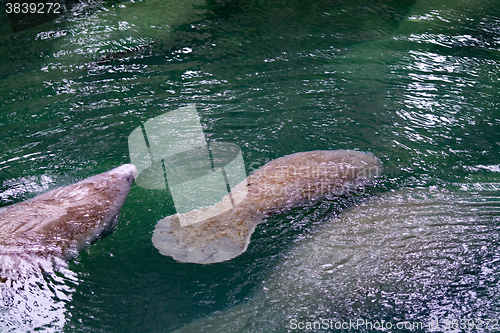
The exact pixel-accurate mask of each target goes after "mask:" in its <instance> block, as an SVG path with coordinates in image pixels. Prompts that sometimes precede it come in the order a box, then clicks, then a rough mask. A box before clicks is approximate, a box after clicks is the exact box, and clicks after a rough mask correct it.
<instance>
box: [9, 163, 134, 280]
mask: <svg viewBox="0 0 500 333" xmlns="http://www.w3.org/2000/svg"><path fill="white" fill-rule="evenodd" d="M136 174H137V169H136V168H135V166H133V165H132V164H125V165H122V166H120V167H118V168H115V169H112V170H110V171H108V172H104V173H101V174H98V175H95V176H92V177H89V178H86V179H84V180H81V181H79V182H77V183H75V184H72V185H68V186H65V187H61V188H58V189H54V190H51V191H49V192H46V193H43V194H40V195H38V196H36V197H34V198H32V199H29V200H26V201H23V202H20V203H17V204H13V205H11V206H7V207H4V208H2V209H0V269H1V271H2V273H1V278H2V279H3V280H6V279H8V278H13V279H15V276H16V275H23V274H24V272H25V271H26V269H24V270H23V268H22V266H26V265H29V264H30V263H35V262H36V263H38V264H39V263H40V262H44V260H43V259H51V258H59V259H65V260H67V259H70V258H72V257H74V256H75V255H77V254H78V252H79V251H81V250H82V249H83V248H84V247H85V246H87V245H88V244H90V243H92V242H93V241H95V240H96V239H98V238H99V237H102V236H103V235H105V234H106V233H109V232H111V231H112V230H113V229H114V228H115V227H116V223H117V216H118V214H119V212H120V209H121V207H122V205H123V202H124V201H125V199H126V198H127V196H128V193H129V191H130V187H131V184H132V181H133V180H134V176H135V175H136ZM40 259H42V260H40Z"/></svg>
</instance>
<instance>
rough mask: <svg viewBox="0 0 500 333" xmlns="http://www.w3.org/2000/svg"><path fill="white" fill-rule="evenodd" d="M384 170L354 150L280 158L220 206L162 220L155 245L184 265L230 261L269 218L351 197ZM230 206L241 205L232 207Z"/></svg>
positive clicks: (245, 181)
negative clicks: (322, 201) (321, 200)
mask: <svg viewBox="0 0 500 333" xmlns="http://www.w3.org/2000/svg"><path fill="white" fill-rule="evenodd" d="M381 166H382V164H381V162H380V160H378V159H377V158H376V157H375V156H374V155H373V154H371V153H363V152H358V151H352V150H333V151H330V150H317V151H309V152H300V153H295V154H291V155H287V156H284V157H281V158H278V159H276V160H273V161H270V162H268V163H266V164H265V165H263V166H262V167H260V168H259V169H257V170H256V171H254V172H253V173H252V174H250V175H249V176H248V177H247V178H246V179H245V180H244V181H242V182H241V183H239V184H238V185H236V186H235V187H234V189H233V190H232V191H231V193H230V196H226V197H224V198H223V199H222V201H221V202H220V203H218V204H216V205H214V206H210V207H204V208H201V209H198V210H194V211H191V212H189V213H186V214H175V215H172V216H168V217H166V218H165V219H163V220H161V221H159V222H158V224H157V225H156V228H155V231H154V234H153V238H152V241H153V244H154V246H155V247H156V248H157V249H158V250H159V251H160V253H161V254H163V255H166V256H172V257H173V258H174V259H175V260H177V261H181V262H192V263H204V264H206V263H214V262H221V261H225V260H229V259H232V258H234V257H236V256H238V255H240V254H241V253H243V252H245V251H246V249H247V247H248V244H249V242H250V236H251V234H252V233H253V232H254V230H255V227H256V226H257V225H258V224H259V223H260V222H261V221H262V220H263V219H264V218H265V217H267V216H270V215H272V214H275V213H279V212H282V211H284V210H286V209H289V208H291V207H294V206H297V205H299V204H301V203H304V202H307V201H311V200H316V199H319V198H321V197H325V196H331V195H343V194H347V193H349V192H351V191H352V189H353V188H354V187H356V186H357V185H361V184H363V183H364V182H366V181H369V180H371V179H373V178H374V177H375V176H377V175H378V174H379V173H380V172H381ZM230 202H238V204H237V205H236V206H235V207H232V208H229V209H228V207H231V206H230ZM214 212H220V214H214ZM203 215H206V216H210V217H209V218H207V219H203ZM190 220H191V221H192V222H191V223H190V222H189V221H190Z"/></svg>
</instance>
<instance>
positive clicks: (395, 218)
mask: <svg viewBox="0 0 500 333" xmlns="http://www.w3.org/2000/svg"><path fill="white" fill-rule="evenodd" d="M457 188H458V189H456V190H454V191H449V190H445V189H442V188H439V187H430V188H418V189H403V190H401V191H395V192H391V193H385V194H382V195H380V196H376V197H373V198H371V199H370V200H366V201H363V202H361V203H359V204H358V205H356V206H353V207H351V208H349V209H347V210H345V211H343V212H342V214H339V215H338V216H335V217H333V218H332V219H331V220H330V221H329V222H327V223H326V224H325V225H324V227H322V228H320V229H319V230H317V231H316V232H314V233H309V234H308V235H306V237H305V238H303V239H302V240H301V241H300V242H297V243H296V244H295V245H294V247H292V248H291V249H290V250H289V251H287V252H286V254H285V255H284V257H283V259H281V260H280V261H278V263H277V264H276V266H275V267H273V269H272V270H270V272H269V274H268V275H267V276H266V277H265V278H264V280H263V281H262V284H261V286H260V287H259V288H257V289H256V290H255V292H254V293H253V294H252V296H251V297H249V300H248V301H246V302H243V303H240V304H238V305H236V306H234V307H232V308H230V309H228V310H226V311H217V312H215V313H213V315H212V316H208V317H205V318H200V319H199V320H197V321H195V322H192V323H190V324H188V325H186V326H185V327H183V328H182V329H179V330H178V331H175V333H181V332H182V333H189V332H210V333H225V332H239V333H253V332H342V331H346V332H367V333H371V332H378V331H385V332H401V331H404V332H410V331H411V332H424V331H425V332H443V331H445V330H444V329H441V330H440V329H437V330H436V329H431V328H429V329H427V327H428V326H427V325H430V324H431V323H436V322H437V321H438V320H439V325H440V326H439V327H449V325H452V324H453V322H454V320H455V318H459V316H460V315H463V314H464V313H465V314H467V316H470V317H479V318H481V316H485V317H486V316H487V318H498V313H499V308H498V299H499V297H500V287H499V285H498V276H499V275H500V265H498V263H499V261H500V253H499V251H498V248H499V246H500V236H499V235H500V196H499V193H500V192H499V191H500V183H496V184H495V183H475V184H459V186H458V187H457ZM272 261H273V260H271V262H272ZM201 282H203V281H201ZM384 320H385V322H386V323H387V322H389V323H392V324H393V325H394V326H393V327H394V329H392V330H391V329H385V327H388V326H379V327H383V328H381V329H380V330H377V329H375V327H376V326H375V325H377V324H380V323H383V322H384ZM350 322H353V323H354V324H356V326H354V329H352V328H353V326H352V325H351V329H349V323H350ZM397 322H402V323H404V322H406V323H411V325H412V327H413V329H408V326H405V327H406V329H396V323H397ZM370 323H371V324H370ZM374 323H376V324H374ZM413 323H414V324H413ZM419 323H422V325H425V326H423V329H418V328H417V329H415V327H418V326H417V325H420V324H419ZM309 324H310V325H311V327H312V325H313V324H314V325H317V326H314V329H313V328H311V329H306V325H309ZM370 325H373V326H370ZM299 327H300V328H301V329H299ZM318 327H319V328H318ZM346 327H347V329H345V330H344V329H343V328H346ZM402 327H403V326H402ZM420 327H422V326H420ZM434 327H437V326H434Z"/></svg>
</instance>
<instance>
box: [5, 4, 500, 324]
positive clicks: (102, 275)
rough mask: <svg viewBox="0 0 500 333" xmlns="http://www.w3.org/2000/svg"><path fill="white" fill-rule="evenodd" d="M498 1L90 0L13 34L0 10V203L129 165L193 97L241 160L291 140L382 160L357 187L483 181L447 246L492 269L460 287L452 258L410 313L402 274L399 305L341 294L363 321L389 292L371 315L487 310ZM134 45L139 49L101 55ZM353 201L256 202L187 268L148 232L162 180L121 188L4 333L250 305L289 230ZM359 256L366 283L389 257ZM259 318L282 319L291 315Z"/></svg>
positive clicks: (497, 189)
mask: <svg viewBox="0 0 500 333" xmlns="http://www.w3.org/2000/svg"><path fill="white" fill-rule="evenodd" d="M499 5H500V3H499V2H498V1H494V0H489V1H481V2H479V1H445V0H438V1H427V0H416V1H368V0H366V1H363V0H356V1H326V0H325V1H226V2H223V1H220V2H219V1H208V2H206V3H205V2H202V1H194V0H192V1H163V2H162V1H144V2H135V3H122V4H116V5H114V6H112V5H111V4H110V3H108V4H98V3H90V2H89V3H88V4H86V5H85V6H84V5H82V6H81V7H77V8H75V9H74V15H73V14H71V15H66V16H62V17H60V18H58V19H56V20H55V21H52V22H48V23H45V24H43V25H40V26H37V27H34V28H31V29H28V30H25V31H21V32H18V33H12V31H11V30H10V25H9V22H8V19H7V17H6V16H5V15H0V55H1V59H2V60H1V61H0V96H1V97H2V98H0V126H1V129H2V130H1V134H0V143H1V145H0V181H1V182H0V186H1V187H0V200H1V204H2V205H8V204H11V203H15V202H19V201H22V200H25V199H27V198H30V197H33V196H35V195H36V194H38V193H41V192H43V191H45V190H47V189H50V188H54V187H57V186H62V185H66V184H69V183H72V182H75V181H77V180H79V179H82V178H85V177H88V176H90V175H93V174H96V173H100V172H104V171H107V170H109V169H111V168H113V167H116V166H118V165H120V164H123V163H128V162H129V157H128V146H127V144H128V142H127V137H128V135H129V134H130V133H131V131H132V130H133V129H135V128H136V127H137V126H139V125H140V124H141V123H142V122H145V121H147V120H148V119H150V118H153V117H155V116H158V115H160V114H163V113H165V112H167V111H170V110H174V109H176V108H178V107H180V106H185V105H187V104H189V103H196V105H197V108H198V112H199V115H200V117H201V122H202V125H203V127H204V131H205V133H206V136H207V138H208V139H209V140H216V141H223V142H231V143H235V144H237V145H238V146H239V147H240V148H241V150H242V153H243V158H244V160H245V164H246V168H247V172H250V171H252V170H254V169H256V168H258V167H259V166H261V165H263V164H264V163H266V162H267V161H270V160H272V159H275V158H278V157H281V156H283V155H286V154H291V153H294V152H300V151H308V150H315V149H359V150H361V151H371V152H373V153H374V154H375V155H376V156H377V157H379V158H380V159H381V160H382V161H383V163H384V166H385V175H384V176H383V177H382V179H380V180H379V181H378V182H377V184H375V186H374V188H373V189H372V190H370V195H378V194H380V193H385V192H388V191H391V190H396V189H400V188H415V187H423V188H428V187H431V186H437V187H440V188H444V189H447V190H449V191H455V190H457V189H462V190H464V191H465V192H468V193H470V194H474V193H477V191H479V190H487V191H488V196H489V198H490V199H489V201H488V202H489V205H493V206H492V207H493V208H492V213H491V214H490V215H489V217H488V218H487V219H486V222H485V223H486V224H487V225H488V228H486V229H474V230H473V231H471V233H470V235H469V236H467V237H466V238H467V239H469V240H470V242H471V243H474V241H475V240H481V239H487V240H488V243H487V244H488V246H485V247H473V248H472V249H468V248H467V247H465V248H464V249H463V251H462V252H460V251H461V250H458V253H459V254H464V253H467V254H468V255H470V257H472V258H474V261H472V262H469V263H463V264H462V265H463V266H464V267H465V266H467V267H469V268H470V272H472V273H471V274H472V275H474V274H475V273H474V272H477V270H476V269H475V268H477V267H480V266H481V264H482V263H484V262H488V263H490V265H489V266H488V267H489V269H490V271H491V272H490V273H489V274H487V275H485V276H483V275H480V274H479V273H477V274H476V275H475V276H476V279H475V280H474V283H471V282H470V281H469V282H467V281H465V282H464V281H462V280H460V281H459V282H457V281H458V280H457V279H458V277H459V276H461V274H462V273H463V271H461V270H460V269H456V270H455V269H448V270H443V271H441V274H440V272H436V275H435V276H436V279H437V280H439V281H440V282H439V283H438V284H430V285H429V287H428V290H426V295H427V296H428V299H426V307H423V308H422V307H419V308H418V311H417V305H418V304H420V303H418V302H416V301H415V303H411V302H412V301H411V297H409V299H410V301H407V299H408V297H407V295H408V294H411V293H412V289H411V284H410V283H408V284H402V285H401V287H400V289H398V287H397V286H396V287H395V289H396V290H391V292H393V294H391V297H392V299H395V303H394V304H398V299H400V300H402V299H405V300H406V301H405V302H410V303H409V304H407V306H405V307H404V310H405V312H402V310H401V309H403V308H398V307H397V306H395V305H394V304H392V303H391V304H392V305H391V306H392V307H391V308H389V309H387V308H384V307H383V304H385V303H384V302H383V301H384V299H386V297H385V296H384V295H383V293H382V294H380V293H379V294H377V295H378V296H377V297H374V298H373V297H372V298H370V300H369V301H367V300H365V299H364V298H362V297H361V296H359V297H360V298H358V299H356V300H355V301H354V302H353V303H351V305H352V304H358V305H359V304H365V303H364V302H372V303H370V304H374V305H373V306H371V307H370V306H365V307H363V306H361V307H358V308H356V306H354V307H351V308H349V307H347V306H346V308H345V309H343V310H342V311H341V313H342V316H344V317H345V318H347V317H348V316H349V314H350V313H352V314H354V313H356V314H359V313H361V314H362V315H364V316H366V317H377V316H378V315H379V314H380V313H381V309H382V308H384V309H385V310H384V311H385V312H384V316H385V318H399V319H401V320H410V319H412V318H415V317H416V318H421V317H422V318H423V317H428V316H430V315H431V313H432V314H436V313H438V314H446V311H451V312H453V311H455V312H458V313H463V314H464V315H465V314H467V315H468V316H469V317H474V316H475V317H481V316H482V317H485V316H486V317H488V318H491V319H492V318H497V319H500V307H499V303H498V301H497V300H498V299H499V296H500V288H499V286H498V276H499V275H498V274H499V273H500V267H499V266H498V261H497V259H498V255H499V252H498V245H500V240H499V239H498V232H499V228H500V220H499V217H498V211H499V209H498V201H495V200H496V199H495V198H498V195H499V194H500V170H499V166H500V155H499V150H500V149H499V148H500V111H499V110H498V107H499V105H500V97H499V96H500V94H499V93H500V81H499V80H500V79H499V74H500V6H499ZM3 8H4V7H3V3H2V5H0V9H2V12H3V11H4V9H3ZM130 48H138V49H137V50H135V51H133V52H130V53H122V54H121V55H120V57H115V58H114V59H111V60H109V59H110V58H111V57H110V55H112V54H114V53H116V52H123V51H125V50H127V49H130ZM367 196H369V195H367ZM491 198H493V199H491ZM356 200H358V199H356ZM356 200H349V199H345V200H344V199H342V200H332V201H324V202H320V203H318V204H316V205H314V206H310V207H305V208H298V209H294V210H292V211H290V212H287V213H284V214H282V215H280V216H276V217H273V218H270V219H268V220H267V222H266V223H263V224H261V225H260V226H259V227H258V228H257V230H256V233H255V234H254V235H253V236H252V239H253V242H252V243H251V244H250V246H249V249H248V251H247V252H246V253H244V254H243V255H241V256H240V257H238V258H236V259H233V260H230V261H228V262H225V263H220V264H213V265H195V264H183V263H177V262H175V261H174V260H173V259H171V258H168V257H164V256H161V255H160V254H159V253H158V251H157V250H156V249H155V248H154V247H153V245H152V243H151V236H152V232H153V230H154V226H155V224H156V222H157V221H158V220H160V219H161V218H163V217H165V216H168V215H171V214H173V213H175V210H174V206H173V202H172V199H171V198H170V197H169V195H168V193H166V192H162V191H154V190H145V189H142V188H139V187H137V186H133V188H132V190H131V192H130V196H129V198H128V199H127V201H126V203H125V205H124V207H123V209H122V212H121V216H120V220H119V225H118V228H117V229H116V231H115V232H114V233H113V234H111V235H109V236H107V237H106V238H104V239H102V240H99V241H97V242H96V243H95V244H93V245H91V246H90V247H88V248H87V249H86V250H85V251H84V252H82V253H81V254H80V255H79V256H78V257H77V258H76V259H74V260H73V261H71V262H70V264H69V272H66V273H59V274H58V275H56V276H52V277H47V278H46V280H47V281H48V282H47V285H48V286H51V287H50V288H51V289H50V288H49V289H50V291H48V292H47V293H45V294H47V295H46V296H45V297H49V298H51V299H52V302H53V304H57V306H53V307H52V308H51V307H50V306H46V305H44V304H45V303H43V302H42V301H40V300H38V303H37V304H36V305H33V302H32V301H31V298H30V297H27V299H28V301H26V303H28V304H31V305H32V308H30V309H26V308H23V309H19V312H21V313H24V314H25V315H23V316H21V317H23V318H24V319H23V320H24V321H25V322H23V323H21V322H19V323H17V322H16V321H15V320H13V319H12V318H11V317H12V316H11V313H12V309H13V308H15V307H16V306H15V305H13V306H10V307H9V306H8V302H7V301H6V300H4V303H3V305H2V308H1V309H0V310H1V311H2V313H3V314H4V316H3V319H4V320H3V322H2V324H1V325H2V329H3V330H5V331H8V328H7V327H10V328H12V329H13V330H14V331H15V328H16V327H23V328H22V330H26V327H28V328H29V327H42V328H43V329H44V330H46V331H64V332H170V331H173V330H175V329H177V328H180V327H182V326H184V325H186V324H188V323H190V322H192V321H194V320H196V319H198V318H200V317H205V316H210V315H211V314H213V313H215V312H217V311H224V310H228V309H231V308H232V307H234V306H236V305H239V304H245V303H246V302H249V301H251V300H252V298H253V297H254V296H253V295H254V291H256V290H258V288H261V285H262V283H263V281H266V279H267V276H269V274H270V272H272V271H273V269H274V268H273V267H275V265H276V264H277V263H278V262H281V260H283V258H285V257H286V256H287V254H288V253H289V251H293V248H294V246H296V244H300V242H301V241H302V240H303V239H304V238H307V235H309V234H312V232H315V231H318V230H321V228H322V225H323V224H325V223H328V221H330V219H331V218H332V217H336V216H337V215H342V214H341V213H342V211H343V209H345V208H346V207H348V206H351V205H352V204H354V203H356V202H355V201H356ZM478 200H479V201H480V200H481V199H478ZM491 202H497V203H496V204H492V203H491ZM479 209H480V208H479ZM465 222H466V221H464V223H465ZM485 230H486V231H485ZM485 233H486V234H485ZM464 237H465V236H464ZM441 246H442V249H440V247H439V245H438V246H437V247H436V249H435V251H436V252H437V253H439V252H440V251H442V252H443V258H442V259H443V260H447V259H446V258H448V257H447V254H446V251H444V249H445V248H446V242H445V241H444V240H443V243H442V244H441ZM438 257H439V256H438ZM415 260H416V261H417V262H418V260H419V259H418V258H417V259H415ZM411 264H412V263H406V265H411ZM450 265H451V264H450ZM370 267H371V269H372V271H371V272H367V275H369V276H373V277H374V279H376V278H377V274H382V273H381V272H384V271H383V270H381V271H380V272H379V271H378V270H377V269H376V267H375V268H374V267H372V266H370ZM384 274H385V273H384ZM344 277H345V278H349V277H348V276H344ZM449 285H452V287H450V288H451V289H453V288H454V287H453V286H455V287H456V288H464V290H465V291H467V292H470V293H476V294H479V296H478V297H477V298H476V299H475V300H474V301H475V302H476V303H475V305H474V306H473V307H472V306H471V304H470V300H468V299H467V298H460V297H458V296H456V298H453V297H455V296H454V295H455V294H453V293H452V292H449V293H448V294H447V290H448V289H446V288H447V287H448V286H449ZM441 288H444V291H443V293H444V295H443V293H440V292H439V291H440V290H441ZM382 289H383V288H382ZM451 289H450V290H451ZM33 293H35V294H37V293H38V292H33ZM28 295H29V293H28ZM359 295H361V294H359ZM398 295H401V297H400V298H398ZM433 295H435V296H433ZM443 297H444V298H445V299H452V301H451V302H449V303H446V302H445V303H443V302H441V300H442V299H443ZM372 299H373V301H372ZM30 302H31V303H30ZM304 302H305V303H303V304H297V306H302V307H303V308H304V309H314V306H313V303H314V302H315V300H308V301H304ZM49 303H50V302H49ZM49 303H47V304H49ZM23 304H24V303H23ZM327 304H328V303H327ZM377 304H378V305H377ZM381 304H382V305H381ZM412 304H415V307H414V309H415V312H413V313H412V311H411V309H412ZM450 304H451V305H450ZM477 304H479V305H477ZM365 305H366V304H365ZM330 306H331V307H334V306H335V307H339V306H342V304H338V303H335V302H333V301H332V302H331V303H330ZM37 307H38V308H39V310H37V309H36V308H37ZM450 307H451V308H450ZM270 308H271V309H274V308H272V306H271V307H270ZM359 308H362V309H364V310H363V311H364V312H363V311H361V312H360V311H358V310H359ZM37 311H38V312H39V313H46V314H47V318H49V319H48V320H45V321H44V320H42V319H40V318H39V317H40V316H39V314H38V315H36V316H35V315H33V317H35V319H33V318H32V320H30V314H32V313H35V312H37ZM310 311H312V312H314V311H317V312H318V313H319V314H318V316H320V315H321V314H322V313H323V312H321V309H315V310H310ZM339 311H340V310H339ZM460 311H462V312H460ZM455 312H454V313H455ZM323 314H324V313H323ZM311 315H313V314H312V313H311ZM14 317H15V316H14ZM16 318H17V317H16ZM50 318H52V319H50ZM53 318H59V321H57V320H55V319H53ZM353 319H354V317H353ZM23 320H21V321H23ZM271 327H272V329H273V330H275V331H277V332H287V330H288V328H287V326H286V323H285V322H282V323H280V322H278V323H275V325H274V326H271ZM22 330H21V331H22ZM205 331H207V332H209V331H210V328H206V330H205Z"/></svg>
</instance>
